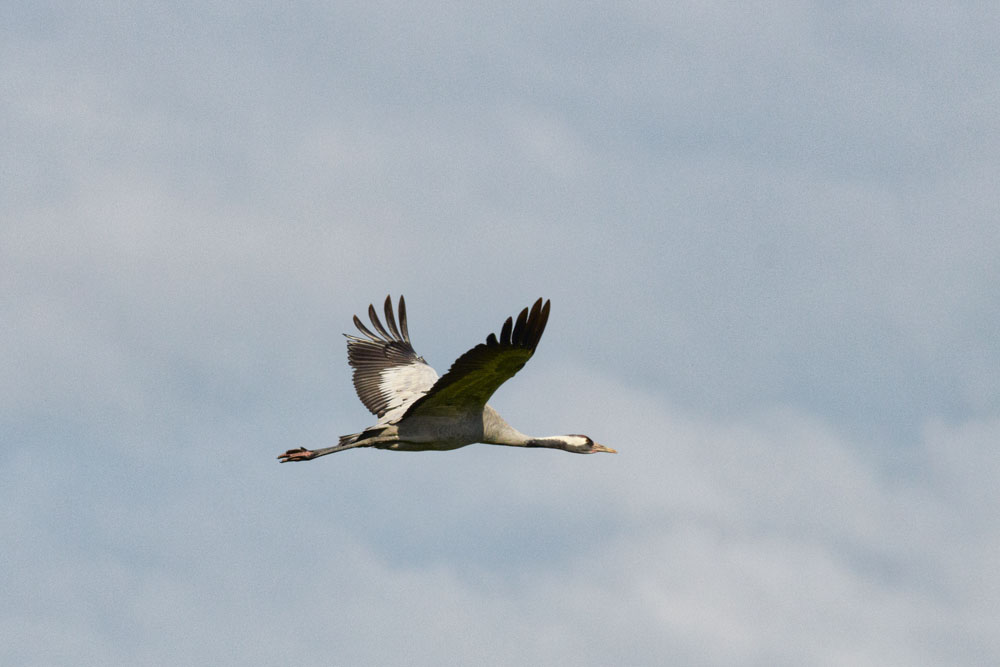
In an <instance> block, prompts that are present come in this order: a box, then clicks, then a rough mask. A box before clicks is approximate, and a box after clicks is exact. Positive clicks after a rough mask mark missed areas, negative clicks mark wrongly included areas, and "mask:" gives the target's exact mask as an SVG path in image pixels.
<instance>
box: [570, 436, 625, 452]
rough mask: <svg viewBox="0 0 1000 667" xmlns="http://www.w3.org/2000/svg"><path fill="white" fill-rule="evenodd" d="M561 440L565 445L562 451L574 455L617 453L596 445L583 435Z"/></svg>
mask: <svg viewBox="0 0 1000 667" xmlns="http://www.w3.org/2000/svg"><path fill="white" fill-rule="evenodd" d="M563 438H564V440H565V443H566V447H565V448H564V449H565V450H566V451H567V452H573V453H574V454H596V453H597V452H607V453H608V454H617V453H618V452H617V451H615V450H614V449H611V448H610V447H605V446H604V445H599V444H597V443H596V442H594V441H593V440H591V439H590V438H588V437H587V436H585V435H566V436H563Z"/></svg>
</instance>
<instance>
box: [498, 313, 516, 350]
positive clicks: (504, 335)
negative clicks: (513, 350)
mask: <svg viewBox="0 0 1000 667" xmlns="http://www.w3.org/2000/svg"><path fill="white" fill-rule="evenodd" d="M513 324H514V318H512V317H508V318H507V321H506V322H504V323H503V328H502V329H501V330H500V343H501V344H503V345H510V344H511V342H510V330H511V327H512V326H513Z"/></svg>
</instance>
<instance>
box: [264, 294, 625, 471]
mask: <svg viewBox="0 0 1000 667" xmlns="http://www.w3.org/2000/svg"><path fill="white" fill-rule="evenodd" d="M549 303H550V302H549V301H545V303H544V304H543V303H542V300H541V299H539V300H538V301H536V302H535V303H534V305H533V306H531V308H530V310H529V309H528V308H525V309H524V310H522V311H521V313H520V314H519V315H518V316H517V319H516V320H515V319H514V318H512V317H508V318H507V321H506V322H504V324H503V327H502V328H501V329H500V336H499V337H498V336H496V335H495V334H492V333H491V334H490V335H489V336H488V337H487V338H486V342H485V343H480V344H479V345H476V346H475V347H474V348H472V349H471V350H469V351H468V352H466V353H465V354H463V355H462V356H460V357H459V358H458V359H457V360H455V363H453V364H452V365H451V368H450V369H448V372H447V373H445V374H444V375H442V376H441V377H438V374H437V373H435V372H434V369H433V368H431V367H430V366H429V365H428V364H427V362H426V361H424V358H423V357H421V356H419V355H417V353H416V352H415V351H414V349H413V345H411V344H410V334H409V332H408V331H407V327H406V302H405V301H404V300H403V297H402V296H400V297H399V326H396V318H395V316H394V315H393V309H392V298H391V297H389V296H387V297H386V298H385V323H386V325H387V326H383V325H382V322H381V321H379V318H378V314H377V313H376V312H375V307H374V306H373V305H370V306H368V317H369V318H370V319H371V323H372V327H374V329H375V332H376V333H373V332H372V331H371V330H369V329H368V327H366V326H365V325H364V324H362V323H361V320H360V319H358V316H357V315H355V316H354V325H355V326H356V327H357V328H358V330H359V331H360V332H361V334H362V335H363V337H362V336H352V335H349V334H344V335H345V336H347V359H348V363H349V364H350V365H351V367H353V368H354V388H355V389H356V390H357V392H358V397H359V398H360V399H361V402H362V403H364V404H365V407H366V408H368V409H369V410H371V412H372V413H373V414H374V415H375V416H377V417H378V422H377V423H376V424H375V425H374V426H372V427H369V428H367V429H365V430H364V431H361V432H360V433H352V434H350V435H344V436H341V438H340V441H339V442H338V443H337V444H336V445H334V446H333V447H326V448H324V449H305V448H304V447H303V448H300V449H290V450H288V451H287V452H285V453H284V454H282V455H280V456H279V457H278V459H279V460H280V461H281V462H282V463H287V462H289V461H311V460H313V459H315V458H319V457H320V456H326V455H327V454H333V453H334V452H341V451H343V450H345V449H353V448H355V447H375V448H377V449H391V450H396V451H406V452H418V451H426V450H438V451H445V450H449V449H458V448H459V447H464V446H466V445H471V444H473V443H476V442H482V443H485V444H488V445H506V446H508V447H546V448H549V449H562V450H564V451H567V452H573V453H574V454H593V453H595V452H609V453H611V454H616V453H617V452H616V451H615V450H613V449H611V448H610V447H605V446H604V445H599V444H597V443H596V442H594V441H593V440H591V439H590V438H588V437H587V436H585V435H555V436H548V437H532V436H527V435H524V434H523V433H521V432H520V431H518V430H517V429H515V428H514V427H513V426H511V425H510V424H508V423H507V422H506V421H504V420H503V418H502V417H501V416H500V415H499V414H497V411H496V410H494V409H493V408H491V407H490V406H489V405H487V404H486V401H488V400H489V398H490V396H492V395H493V392H495V391H496V390H497V389H498V388H499V387H500V385H502V384H503V383H504V382H506V381H507V380H509V379H510V378H511V377H513V376H514V374H515V373H517V372H518V371H519V370H521V367H522V366H524V364H525V363H526V362H527V361H528V359H530V358H531V355H532V354H534V353H535V348H536V347H537V346H538V341H539V340H541V338H542V332H543V331H544V330H545V324H546V322H548V319H549Z"/></svg>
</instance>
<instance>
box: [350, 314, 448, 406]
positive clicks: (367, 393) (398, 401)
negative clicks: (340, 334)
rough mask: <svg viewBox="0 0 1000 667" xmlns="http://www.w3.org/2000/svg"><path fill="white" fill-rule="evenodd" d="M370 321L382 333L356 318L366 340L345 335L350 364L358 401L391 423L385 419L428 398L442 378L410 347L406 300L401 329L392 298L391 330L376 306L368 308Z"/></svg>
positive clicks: (400, 320) (386, 315)
mask: <svg viewBox="0 0 1000 667" xmlns="http://www.w3.org/2000/svg"><path fill="white" fill-rule="evenodd" d="M368 317H369V318H370V319H371V323H372V326H373V327H374V328H375V331H377V332H378V333H377V334H375V333H372V332H371V330H369V329H368V328H367V327H366V326H365V325H364V324H362V323H361V320H360V319H358V316H357V315H355V316H354V325H355V326H356V327H357V328H358V330H359V331H360V332H361V333H362V334H364V336H365V337H364V338H362V337H359V336H352V335H350V334H344V335H345V336H346V337H347V360H348V363H349V364H350V365H351V367H352V368H354V389H355V390H356V391H357V392H358V398H360V399H361V402H362V403H364V404H365V407H366V408H368V409H369V410H371V412H372V413H374V414H375V415H377V416H378V417H379V421H380V422H382V421H388V420H386V419H383V417H386V415H387V414H389V413H391V414H390V419H391V418H392V416H394V415H396V414H397V411H398V410H399V409H403V410H405V408H406V407H408V406H409V405H410V404H411V403H412V402H413V401H415V400H417V399H418V398H420V397H421V396H423V395H424V394H426V393H427V391H428V390H429V389H430V388H431V387H432V386H433V385H434V383H435V382H436V381H437V379H438V375H437V373H435V372H434V369H433V368H431V367H430V366H428V365H427V362H425V361H424V359H423V357H421V356H419V355H417V353H416V352H415V351H414V350H413V345H411V344H410V335H409V332H408V331H407V328H406V302H405V301H404V300H403V297H402V296H400V297H399V327H397V326H396V318H395V317H394V316H393V312H392V299H391V297H388V296H387V297H386V298H385V320H386V324H387V325H388V330H387V329H386V327H384V326H382V322H381V321H379V318H378V314H377V313H376V312H375V307H374V306H373V305H370V306H368ZM400 329H402V332H400ZM399 411H401V410H399Z"/></svg>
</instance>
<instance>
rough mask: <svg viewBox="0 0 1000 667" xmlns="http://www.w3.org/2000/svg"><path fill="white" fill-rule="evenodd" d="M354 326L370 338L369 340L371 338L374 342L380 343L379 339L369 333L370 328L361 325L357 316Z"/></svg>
mask: <svg viewBox="0 0 1000 667" xmlns="http://www.w3.org/2000/svg"><path fill="white" fill-rule="evenodd" d="M354 326H356V327H357V328H358V330H359V331H360V332H361V333H363V334H364V335H366V336H368V338H370V339H371V340H373V341H374V342H376V343H377V342H379V337H378V336H376V335H375V334H373V333H372V332H371V331H369V330H368V327H366V326H365V325H364V324H362V323H361V320H360V319H358V316H357V315H355V316H354Z"/></svg>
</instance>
